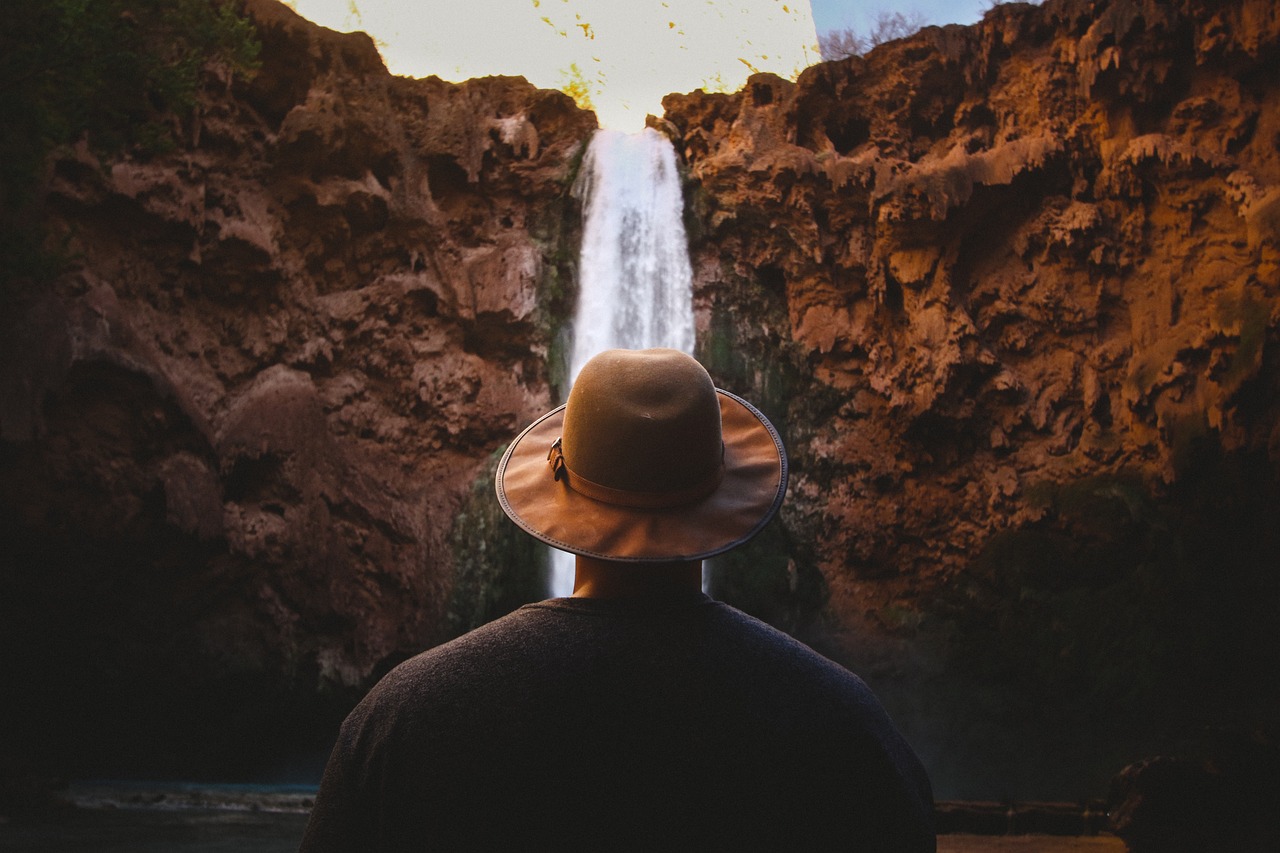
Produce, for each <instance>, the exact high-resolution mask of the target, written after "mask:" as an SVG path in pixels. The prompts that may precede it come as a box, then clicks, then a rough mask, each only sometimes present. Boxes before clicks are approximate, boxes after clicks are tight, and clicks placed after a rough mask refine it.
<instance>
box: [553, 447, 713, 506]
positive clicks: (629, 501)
mask: <svg viewBox="0 0 1280 853" xmlns="http://www.w3.org/2000/svg"><path fill="white" fill-rule="evenodd" d="M547 464H549V465H550V466H551V473H552V476H553V477H555V479H557V480H564V483H565V485H566V486H568V487H569V488H570V489H572V490H573V491H575V492H577V493H578V494H580V495H582V496H583V497H588V498H591V499H592V500H593V501H600V502H601V503H607V504H613V505H614V506H625V507H630V508H632V509H669V508H671V507H677V506H684V505H685V504H691V503H697V502H698V501H700V500H702V499H703V498H705V497H707V496H709V495H710V494H711V493H712V492H714V491H715V490H716V489H718V488H719V487H720V482H721V480H723V479H724V445H723V444H721V445H720V464H719V465H717V466H716V469H715V470H714V471H712V472H711V475H710V476H708V477H705V478H703V479H702V480H700V481H699V482H697V483H694V484H693V485H691V486H687V487H685V488H683V489H672V490H670V491H665V492H635V491H630V490H627V489H615V488H613V487H612V486H604V485H601V484H600V483H595V482H592V481H591V480H588V479H587V478H586V477H583V476H582V475H581V474H576V473H574V471H573V469H572V468H570V467H569V463H568V462H566V461H565V458H564V451H563V450H562V449H561V446H560V439H558V438H557V439H556V440H555V441H554V442H553V443H552V444H551V450H550V451H549V452H548V453H547Z"/></svg>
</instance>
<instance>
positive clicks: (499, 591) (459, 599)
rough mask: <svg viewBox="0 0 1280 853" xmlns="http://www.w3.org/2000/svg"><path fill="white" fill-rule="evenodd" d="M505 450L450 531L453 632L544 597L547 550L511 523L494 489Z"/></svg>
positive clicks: (478, 483)
mask: <svg viewBox="0 0 1280 853" xmlns="http://www.w3.org/2000/svg"><path fill="white" fill-rule="evenodd" d="M504 451H505V448H502V449H500V450H496V451H494V453H493V454H492V455H491V456H490V457H489V461H488V463H487V464H486V465H485V467H484V468H483V469H482V471H481V473H480V475H479V476H477V477H476V479H475V481H474V482H473V483H472V484H471V490H470V492H469V493H468V494H467V497H466V499H465V500H464V501H463V504H462V506H461V507H459V508H458V512H457V515H456V516H455V517H454V522H453V526H452V527H451V528H450V530H449V546H450V550H451V551H452V553H453V567H454V579H453V591H452V594H451V595H450V597H449V604H448V614H447V618H448V626H449V631H450V633H451V634H452V635H454V636H456V635H459V634H463V633H466V632H467V631H470V630H471V629H472V628H476V627H479V626H480V625H483V624H485V623H486V622H490V621H492V620H494V619H497V618H498V617H499V616H504V615H506V614H507V613H510V612H511V611H512V610H515V609H516V608H517V607H520V606H521V605H523V604H527V603H529V602H531V601H540V600H542V599H543V598H545V597H546V595H545V590H546V584H547V566H546V559H547V558H546V553H547V552H546V549H545V548H543V547H541V546H539V545H538V543H537V542H536V540H534V539H533V537H531V536H529V535H528V534H526V533H525V532H524V531H522V530H520V529H519V528H518V527H516V526H515V525H514V524H512V523H511V520H510V519H508V518H507V516H506V514H505V513H504V512H503V511H502V507H501V506H500V505H499V504H498V499H497V496H496V495H495V494H494V490H493V477H494V472H495V471H496V470H497V467H498V462H499V460H501V458H502V454H503V452H504Z"/></svg>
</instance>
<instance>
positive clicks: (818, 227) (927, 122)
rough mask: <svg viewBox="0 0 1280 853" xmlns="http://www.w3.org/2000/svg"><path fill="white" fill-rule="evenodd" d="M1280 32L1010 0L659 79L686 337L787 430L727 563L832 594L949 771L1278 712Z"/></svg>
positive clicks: (798, 613)
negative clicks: (696, 323)
mask: <svg viewBox="0 0 1280 853" xmlns="http://www.w3.org/2000/svg"><path fill="white" fill-rule="evenodd" d="M1278 37H1280V13H1278V12H1277V9H1276V7H1275V4H1273V3H1270V2H1255V1H1254V0H1242V2H1234V3H1199V2H1173V3H1164V2H1142V0H1112V2H1098V3H1088V2H1065V0H1064V2H1055V0H1049V2H1046V3H1045V4H1043V5H1042V6H1031V5H1027V4H1016V3H1015V4H1007V5H1000V6H996V7H995V8H994V9H993V10H992V11H990V12H989V13H988V14H987V15H986V16H985V18H984V20H983V21H982V22H980V23H978V24H976V25H974V26H972V27H957V26H950V27H943V28H937V27H931V28H927V29H925V30H923V31H922V32H920V33H918V34H916V35H914V36H912V37H910V38H907V39H903V40H901V41H896V42H893V43H891V44H887V45H884V46H881V47H879V48H877V49H876V50H874V51H872V52H871V53H870V54H869V55H867V56H864V57H855V58H851V59H848V60H844V61H841V62H830V63H825V64H823V65H819V66H816V67H813V68H810V69H808V70H807V71H806V72H804V73H803V74H802V75H801V77H800V78H799V80H798V82H796V83H794V84H792V83H789V82H787V81H784V80H781V79H778V78H776V77H769V76H764V75H761V76H757V77H754V78H752V79H751V80H750V81H749V83H748V85H747V86H746V87H745V88H744V89H743V91H741V92H739V93H737V94H734V95H706V94H702V93H693V94H689V95H672V96H669V97H668V98H667V99H666V100H665V101H664V106H665V108H666V117H665V119H664V120H663V121H661V122H655V124H657V125H658V126H659V127H662V128H663V129H664V130H666V131H667V132H668V133H669V134H670V135H671V136H672V137H673V138H674V139H675V140H676V142H677V146H678V147H679V148H680V149H681V150H682V153H683V155H684V158H685V159H686V161H687V163H688V166H689V173H690V191H691V202H690V203H691V207H692V209H693V214H694V215H693V216H692V217H691V220H692V229H691V230H692V231H693V233H694V235H695V237H694V245H693V254H694V267H695V269H696V271H697V272H696V277H697V297H696V298H697V304H698V311H699V319H700V354H701V355H702V357H703V358H704V360H705V361H706V362H707V363H708V364H709V365H711V366H712V369H713V372H716V373H717V374H718V375H719V376H721V377H722V378H723V381H725V382H727V383H728V384H729V386H730V387H731V388H733V389H734V390H737V391H738V392H740V393H742V394H745V395H747V396H748V397H751V398H755V399H761V400H762V401H763V402H764V405H765V408H766V410H767V411H769V413H770V414H771V415H773V416H774V417H775V418H777V419H778V420H779V421H780V422H781V423H782V424H783V425H784V432H785V435H786V438H787V442H788V446H789V448H790V452H791V455H792V460H793V464H794V472H795V474H794V480H793V484H792V487H791V494H790V501H789V503H788V504H787V505H786V507H785V508H784V510H783V514H784V527H785V533H784V535H783V536H781V537H780V538H779V541H778V542H777V543H775V545H776V547H773V548H772V549H770V548H767V547H766V548H764V549H762V550H761V552H760V553H758V554H757V555H755V556H754V557H748V558H746V559H744V560H743V561H742V562H740V563H739V564H738V565H736V566H735V570H738V571H739V572H741V569H742V568H743V563H747V564H749V570H750V571H754V572H755V573H756V578H755V580H754V581H750V582H746V583H744V581H743V580H742V579H741V577H739V579H738V580H737V581H735V582H734V584H735V586H734V589H735V592H738V593H742V594H745V595H746V596H747V597H748V599H749V600H754V601H758V602H759V606H760V607H761V608H762V609H764V610H766V611H770V610H771V611H772V612H774V613H781V614H784V615H785V616H786V618H789V619H792V620H797V619H798V620H799V621H800V623H801V624H805V623H806V621H807V620H805V619H804V614H803V610H804V608H806V607H809V608H812V606H813V603H815V602H819V601H823V600H824V597H825V599H826V602H827V604H826V608H825V610H824V611H822V612H821V614H824V615H825V616H826V617H832V616H834V617H835V620H836V621H835V624H834V625H832V624H831V623H830V621H828V622H827V623H826V625H825V626H818V627H819V628H820V629H821V630H820V631H819V633H820V634H821V635H823V636H822V637H820V639H824V641H825V642H829V643H831V644H832V645H831V646H829V648H832V650H833V652H834V653H835V654H837V655H838V656H840V657H842V659H845V660H852V661H854V663H855V666H856V667H857V668H859V669H860V670H862V671H864V672H866V673H867V674H868V675H869V676H870V677H872V680H873V681H874V682H877V683H879V684H881V685H882V687H883V689H884V690H885V692H887V693H888V694H889V695H890V698H891V704H892V705H893V706H894V708H895V710H896V711H897V713H898V714H899V716H900V717H901V718H902V719H903V720H904V721H909V722H906V724H907V725H908V726H909V727H910V728H912V730H913V733H914V734H915V735H916V742H917V743H918V744H919V745H920V746H921V748H922V749H923V750H924V751H925V752H926V753H927V763H929V764H930V765H931V767H932V768H933V769H934V771H935V780H936V781H939V782H940V784H941V787H942V788H943V789H944V790H947V791H957V790H959V791H963V792H965V793H968V794H976V793H979V792H980V791H981V790H986V791H987V792H993V791H998V790H1000V786H1002V785H1004V786H1008V787H1007V790H1026V787H1023V786H1024V784H1025V785H1029V786H1030V787H1031V788H1035V783H1034V782H1033V781H1031V780H1030V778H1029V777H1030V776H1033V775H1034V774H1035V773H1037V772H1040V773H1044V772H1045V768H1046V767H1054V768H1057V769H1055V771H1054V772H1057V773H1061V774H1062V778H1065V777H1066V776H1068V775H1072V774H1073V773H1075V772H1076V770H1075V769H1072V770H1067V769H1065V768H1066V766H1067V765H1070V764H1072V762H1073V756H1085V755H1092V756H1098V757H1099V761H1100V762H1101V763H1105V761H1108V760H1109V761H1123V760H1125V758H1124V756H1126V755H1128V756H1132V755H1133V754H1137V755H1141V754H1142V753H1141V750H1142V749H1143V748H1151V749H1158V748H1159V746H1158V743H1159V741H1160V739H1161V738H1169V739H1173V738H1175V737H1180V736H1184V735H1187V734H1190V733H1192V732H1194V731H1196V730H1197V729H1199V728H1201V727H1202V726H1204V725H1205V724H1206V723H1207V722H1208V721H1212V722H1213V723H1214V724H1216V725H1222V726H1229V725H1233V726H1240V727H1242V728H1244V729H1247V730H1249V731H1253V732H1256V731H1258V730H1259V729H1263V728H1268V727H1274V724H1275V722H1276V720H1275V714H1274V702H1275V700H1276V698H1277V697H1278V695H1280V694H1278V691H1277V683H1276V679H1275V678H1274V677H1273V676H1271V675H1270V673H1271V672H1274V671H1275V667H1276V664H1277V663H1280V657H1278V654H1277V653H1278V649H1280V642H1278V641H1277V631H1276V629H1275V628H1274V627H1270V626H1272V625H1273V624H1274V620H1273V618H1272V617H1271V615H1270V613H1271V608H1272V606H1273V604H1274V602H1275V600H1276V593H1277V592H1278V591H1280V584H1278V583H1277V577H1276V572H1275V566H1276V565H1278V563H1277V562H1276V558H1275V556H1274V555H1275V554H1276V547H1277V545H1280V541H1277V537H1276V533H1275V528H1274V524H1273V521H1272V520H1273V519H1274V518H1275V517H1276V513H1277V511H1278V510H1280V502H1278V501H1277V497H1278V494H1280V492H1278V490H1277V471H1278V470H1280V419H1278V418H1277V415H1278V414H1280V409H1278V407H1277V404H1278V402H1280V398H1278V396H1277V390H1278V380H1280V375H1278V374H1277V366H1278V365H1280V362H1278V361H1277V352H1276V344H1277V321H1278V320H1280V311H1278V303H1277V296H1278V295H1280V252H1278V249H1280V230H1278V229H1280V155H1278V148H1280V87H1278V84H1280V42H1278ZM744 587H746V588H745V589H744ZM814 615H820V614H817V613H814ZM894 638H897V642H895V640H894ZM1188 694H1191V695H1188ZM1208 697H1212V699H1210V698H1208ZM942 707H945V708H947V709H948V710H947V712H946V713H939V708H942ZM1268 708H1270V709H1271V710H1267V709H1268ZM1046 730H1047V731H1054V732H1056V733H1057V734H1055V735H1054V738H1055V739H1056V741H1057V742H1056V743H1054V744H1052V745H1049V744H1048V743H1047V739H1046V738H1045V737H1043V735H1042V734H1041V735H1037V734H1036V732H1037V731H1039V732H1041V733H1043V732H1044V731H1046ZM1174 732H1177V733H1178V734H1177V735H1175V734H1173V733H1174ZM1157 733H1158V734H1157ZM1148 738H1150V739H1149V740H1148ZM1104 743H1105V744H1107V746H1106V747H1103V746H1101V744H1104ZM1042 748H1043V752H1041V749H1042ZM1104 752H1105V753H1106V755H1107V756H1109V757H1108V758H1106V759H1102V758H1101V756H1102V754H1103V753H1104ZM1037 767H1038V768H1039V770H1037V769H1036V768H1037ZM1079 773H1080V775H1079V776H1078V777H1077V778H1079V779H1080V780H1082V781H1083V780H1084V779H1085V778H1093V779H1095V780H1096V779H1098V778H1100V775H1101V773H1102V771H1101V769H1099V768H1096V767H1095V768H1094V769H1092V770H1085V769H1080V770H1079ZM1090 774H1092V775H1090ZM961 777H963V778H961ZM978 777H985V784H983V785H978V786H976V787H970V785H969V783H970V782H971V781H972V780H974V779H976V778H978ZM1095 784H1096V782H1095ZM1041 790H1046V789H1041ZM1048 792H1049V793H1050V794H1052V795H1058V796H1060V795H1063V793H1065V790H1064V789H1056V790H1055V789H1052V786H1050V789H1049V790H1048Z"/></svg>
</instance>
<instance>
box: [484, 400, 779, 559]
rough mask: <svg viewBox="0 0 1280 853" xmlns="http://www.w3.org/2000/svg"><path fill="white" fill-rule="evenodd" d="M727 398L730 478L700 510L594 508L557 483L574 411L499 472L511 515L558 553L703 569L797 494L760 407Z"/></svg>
mask: <svg viewBox="0 0 1280 853" xmlns="http://www.w3.org/2000/svg"><path fill="white" fill-rule="evenodd" d="M716 393H717V395H718V396H719V398H720V422H721V434H722V437H723V440H724V479H723V480H722V481H721V482H720V486H719V488H717V489H716V490H715V491H714V492H712V493H711V494H710V495H709V496H707V497H705V498H703V499H701V500H699V501H697V502H696V503H692V504H687V505H684V506H677V507H672V508H668V509H635V508H631V507H624V506H617V505H614V504H608V503H603V502H601V501H596V500H592V499H591V498H588V497H586V496H585V495H581V494H579V493H577V492H575V491H573V490H572V489H570V488H569V487H568V485H566V483H565V482H564V480H563V479H561V480H557V479H556V478H555V476H554V475H553V472H552V469H551V466H550V465H548V464H547V452H548V451H549V450H550V448H551V445H552V443H553V442H555V440H556V439H557V438H559V437H560V433H561V428H562V426H563V424H564V408H565V407H564V406H560V407H559V408H557V409H553V410H552V411H550V412H548V413H547V414H545V415H543V416H542V417H541V418H539V419H538V420H536V421H534V422H533V423H532V424H530V425H529V427H528V428H526V429H525V430H524V432H522V433H520V435H518V436H516V439H515V441H513V442H512V443H511V446H510V447H508V448H507V452H506V453H505V454H503V457H502V461H501V462H500V463H499V464H498V471H497V474H496V476H495V478H494V485H495V487H496V489H497V492H498V501H499V502H500V503H501V504H502V509H503V511H504V512H506V514H507V515H508V516H509V517H510V518H511V520H512V521H514V522H515V523H516V524H517V525H519V526H520V527H521V528H523V529H524V530H525V532H527V533H529V534H530V535H531V536H533V537H534V538H536V539H539V540H541V541H543V542H545V543H546V544H548V545H550V546H551V547H553V548H559V549H560V550H562V551H568V552H570V553H572V554H582V555H585V556H589V557H599V558H601V559H605V560H617V561H623V562H650V563H651V562H665V561H675V560H681V561H685V560H700V559H705V558H707V557H713V556H715V555H716V554H721V553H724V552H725V551H728V550H729V549H731V548H735V547H737V546H738V545H741V544H742V543H744V542H746V541H747V540H749V539H750V538H751V537H753V536H755V535H756V534H757V533H759V532H760V530H761V528H763V527H764V526H765V525H766V524H767V523H768V522H769V519H771V518H773V516H774V514H775V513H776V512H777V511H778V507H779V506H781V505H782V498H783V496H784V495H785V494H786V491H787V456H786V451H785V450H784V449H783V447H782V440H781V439H780V438H779V437H778V433H777V430H775V429H774V428H773V424H771V423H769V421H768V419H767V418H765V416H764V415H762V414H761V413H760V412H759V411H758V410H757V409H756V408H755V407H754V406H752V405H751V404H750V403H748V402H747V401H745V400H743V399H742V398H740V397H738V396H736V395H734V394H730V393H729V392H728V391H721V390H720V389H716Z"/></svg>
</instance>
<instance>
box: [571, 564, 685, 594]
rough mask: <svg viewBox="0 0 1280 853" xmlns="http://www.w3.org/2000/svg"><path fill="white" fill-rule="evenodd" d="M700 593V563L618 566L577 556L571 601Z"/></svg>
mask: <svg viewBox="0 0 1280 853" xmlns="http://www.w3.org/2000/svg"><path fill="white" fill-rule="evenodd" d="M701 591H702V561H701V560H692V561H688V562H670V563H618V562H614V561H611V560H600V559H597V558H595V557H582V556H579V557H578V558H577V562H576V574H575V579H574V584H573V597H574V598H614V599H621V598H659V597H662V596H667V595H674V594H681V593H687V592H701Z"/></svg>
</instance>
